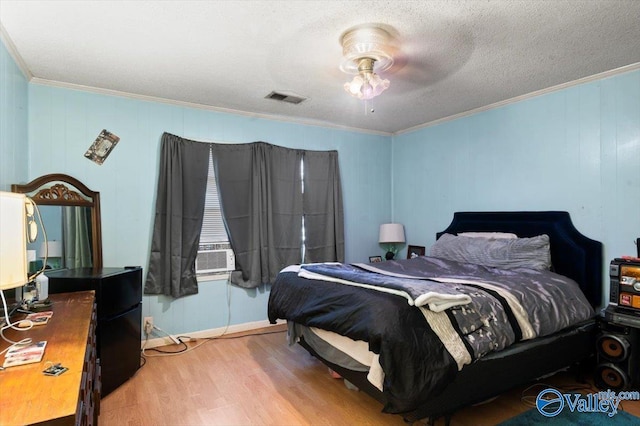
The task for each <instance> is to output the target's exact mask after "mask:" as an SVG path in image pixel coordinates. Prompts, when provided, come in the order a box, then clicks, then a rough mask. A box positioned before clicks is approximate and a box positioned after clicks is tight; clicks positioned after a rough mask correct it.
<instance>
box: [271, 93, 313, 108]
mask: <svg viewBox="0 0 640 426" xmlns="http://www.w3.org/2000/svg"><path fill="white" fill-rule="evenodd" d="M265 99H273V100H274V101H281V102H288V103H290V104H296V105H297V104H299V103H300V102H302V101H306V100H307V98H303V97H300V96H295V95H286V94H284V93H278V92H271V93H269V94H268V95H267V96H265Z"/></svg>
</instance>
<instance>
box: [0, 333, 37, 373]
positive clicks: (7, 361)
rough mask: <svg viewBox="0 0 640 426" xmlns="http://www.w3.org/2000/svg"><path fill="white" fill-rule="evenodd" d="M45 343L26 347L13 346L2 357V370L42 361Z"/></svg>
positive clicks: (31, 344)
mask: <svg viewBox="0 0 640 426" xmlns="http://www.w3.org/2000/svg"><path fill="white" fill-rule="evenodd" d="M46 346H47V341H46V340H42V341H40V342H36V343H30V344H28V345H14V346H12V347H11V348H10V349H9V350H8V351H7V353H6V354H5V355H4V364H2V366H3V367H4V368H7V367H14V366H16V365H23V364H32V363H34V362H40V361H42V356H43V355H44V348H45V347H46Z"/></svg>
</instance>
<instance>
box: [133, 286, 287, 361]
mask: <svg viewBox="0 0 640 426" xmlns="http://www.w3.org/2000/svg"><path fill="white" fill-rule="evenodd" d="M230 287H231V282H230V279H227V288H226V296H227V322H226V324H225V327H224V329H223V330H222V333H220V334H219V335H217V336H212V337H199V338H193V337H190V336H183V335H181V336H177V337H176V338H175V339H177V340H178V342H179V343H178V344H179V345H180V349H178V350H173V351H170V350H164V349H158V348H148V349H147V348H146V346H147V343H148V342H149V335H150V334H151V333H147V332H146V331H145V340H144V344H143V346H142V349H141V355H140V357H141V358H142V360H143V362H142V364H141V366H140V367H143V366H144V365H145V364H146V358H145V357H160V356H175V355H182V354H185V353H187V352H191V351H192V350H194V349H197V348H199V347H200V346H202V345H204V344H205V343H207V342H211V341H213V340H223V339H239V338H242V337H250V336H261V335H267V334H276V333H284V332H285V331H286V330H277V331H263V332H257V333H248V334H238V335H233V336H226V333H227V332H228V330H229V325H230V323H231V292H230V291H229V289H230ZM152 328H153V329H154V330H158V331H160V332H162V333H164V334H166V335H167V336H169V338H171V339H172V340H174V338H173V336H172V335H171V334H169V333H167V332H166V331H164V330H163V329H161V328H160V327H158V326H156V325H155V324H154V325H152ZM187 339H188V341H196V342H197V341H198V340H200V342H198V343H197V344H195V345H191V346H190V345H187V344H186V343H185V340H187ZM147 351H152V352H156V353H154V354H149V353H147Z"/></svg>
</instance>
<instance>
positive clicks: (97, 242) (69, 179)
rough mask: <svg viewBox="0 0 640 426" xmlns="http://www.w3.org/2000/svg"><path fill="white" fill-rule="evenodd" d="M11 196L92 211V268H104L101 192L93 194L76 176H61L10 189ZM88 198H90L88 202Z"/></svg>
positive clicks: (55, 175)
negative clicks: (25, 196)
mask: <svg viewBox="0 0 640 426" xmlns="http://www.w3.org/2000/svg"><path fill="white" fill-rule="evenodd" d="M51 183H53V185H49V184H51ZM65 184H66V185H65ZM76 190H77V191H76ZM78 191H79V192H80V193H82V195H84V197H83V196H82V195H80V194H79V193H78ZM11 192H17V193H20V194H26V195H28V196H29V197H30V198H31V199H32V200H33V201H34V202H35V203H36V205H40V206H81V207H89V208H90V209H91V234H92V235H91V238H92V245H91V252H92V256H93V259H92V260H93V268H94V269H100V268H102V227H101V224H100V222H101V218H100V193H99V192H96V191H92V190H90V189H89V188H87V187H86V185H85V184H83V183H82V182H80V181H79V180H78V179H76V178H74V177H73V176H69V175H65V174H62V173H53V174H48V175H44V176H40V177H39V178H36V179H34V180H32V181H31V182H29V183H26V184H24V185H19V184H13V185H11ZM85 197H86V198H85ZM87 198H89V200H88V199H87Z"/></svg>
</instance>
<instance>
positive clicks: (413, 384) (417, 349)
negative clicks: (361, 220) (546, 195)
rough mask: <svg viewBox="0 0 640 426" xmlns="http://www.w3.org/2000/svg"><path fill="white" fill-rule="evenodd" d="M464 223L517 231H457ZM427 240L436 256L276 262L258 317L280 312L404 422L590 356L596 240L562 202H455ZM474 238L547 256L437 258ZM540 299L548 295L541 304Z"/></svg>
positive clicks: (444, 412)
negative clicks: (521, 206) (537, 206)
mask: <svg viewBox="0 0 640 426" xmlns="http://www.w3.org/2000/svg"><path fill="white" fill-rule="evenodd" d="M468 232H480V233H496V232H498V233H510V234H514V235H513V237H516V236H517V239H516V240H511V242H508V241H505V240H501V241H498V239H497V238H495V237H491V238H487V235H486V234H483V235H482V236H480V238H472V237H471V236H467V235H468V234H465V235H464V236H460V234H463V233H468ZM500 237H502V234H501V235H500ZM436 238H437V241H436V244H434V246H433V247H432V252H435V253H436V254H437V255H438V256H440V257H432V256H427V257H419V258H417V259H411V260H398V261H392V262H382V264H380V263H376V264H370V265H366V264H354V265H340V264H328V265H303V266H302V267H300V266H292V267H289V268H285V269H284V270H283V271H282V272H281V273H280V274H279V275H278V277H277V279H276V281H275V282H274V284H273V285H272V288H271V293H270V297H269V306H268V315H269V320H270V321H271V322H275V321H276V320H277V319H285V320H287V322H288V324H289V338H290V343H293V342H297V343H299V344H300V345H302V346H303V347H304V348H305V349H307V350H308V351H309V352H310V353H311V354H312V355H314V356H316V357H317V358H319V359H320V360H321V361H322V362H324V363H325V364H326V365H327V366H329V368H330V369H331V370H333V371H335V372H337V373H338V374H340V375H341V376H342V377H344V378H345V380H348V382H349V383H350V384H353V385H354V386H356V387H357V388H359V389H360V390H362V391H364V392H366V393H368V394H369V395H371V396H372V397H374V398H375V399H377V400H378V401H380V402H381V403H382V404H383V411H385V412H388V413H395V414H400V415H402V416H403V417H404V419H405V420H406V421H410V422H411V421H415V420H419V419H423V418H429V419H430V420H431V421H433V420H434V419H436V418H438V417H441V416H445V418H446V421H447V423H448V421H449V419H450V417H451V415H452V414H453V413H454V412H455V411H456V410H458V409H460V408H462V407H465V406H468V405H471V404H475V403H479V402H482V401H485V400H487V399H489V398H491V397H494V396H497V395H499V394H501V393H503V392H505V391H507V390H509V389H511V388H513V387H515V386H518V385H521V384H525V383H528V382H530V381H533V380H535V379H538V378H541V377H544V376H547V375H550V374H553V373H555V372H557V371H560V370H563V369H567V368H569V367H573V366H576V365H579V364H580V363H582V362H584V361H586V360H589V359H591V358H592V357H593V354H594V349H595V343H594V342H595V332H596V324H595V314H594V312H595V309H597V308H598V307H599V306H600V303H601V294H602V265H603V259H602V244H601V243H600V242H598V241H594V240H592V239H589V238H587V237H585V236H584V235H582V234H581V233H580V232H578V231H577V230H576V228H575V227H574V226H573V224H572V222H571V219H570V216H569V214H568V213H567V212H560V211H546V212H457V213H455V214H454V217H453V220H452V222H451V224H450V225H449V226H448V227H447V229H445V230H444V231H442V232H439V233H438V234H437V236H436ZM485 238H486V239H485ZM470 241H474V242H472V243H469V242H470ZM475 241H477V242H475ZM485 241H487V242H488V241H491V242H492V243H491V244H493V245H494V246H495V247H500V250H502V251H500V250H498V251H495V250H494V249H493V248H491V249H490V250H489V249H487V250H484V249H483V250H484V251H486V252H490V253H492V256H493V257H495V256H494V254H495V253H503V252H504V250H503V249H505V247H506V250H507V251H508V252H509V253H511V252H514V253H515V252H516V250H515V249H514V247H517V246H518V245H520V246H522V247H525V248H527V249H528V247H529V246H530V245H531V244H533V243H534V242H535V244H536V247H542V246H541V245H540V244H542V243H545V244H546V245H544V247H546V253H547V254H546V255H547V256H548V259H547V260H545V262H548V265H544V266H540V267H539V268H538V263H535V264H534V266H531V268H534V267H535V269H530V264H529V263H527V262H529V259H527V262H525V264H524V267H523V266H522V265H521V264H520V263H516V266H515V267H512V266H509V265H512V264H511V263H509V264H508V265H507V266H503V265H502V264H501V263H499V264H498V267H495V265H493V264H490V266H487V264H483V262H484V260H483V261H478V262H479V263H480V265H478V264H476V263H467V262H468V259H466V260H460V259H458V258H455V257H454V258H446V257H447V256H448V254H447V250H448V249H449V248H451V247H454V248H455V249H456V250H457V249H458V248H459V244H461V243H464V244H471V246H473V247H484V246H483V244H485ZM541 242H542V243H541ZM451 244H453V245H451ZM494 246H492V247H494ZM466 247H467V246H464V248H465V249H466ZM438 250H440V251H438ZM536 250H537V249H536ZM463 251H464V250H463ZM454 252H455V250H454ZM494 252H495V253H494ZM442 253H445V254H442ZM474 254H475V253H474ZM456 255H457V252H456ZM492 256H490V257H492ZM498 256H501V254H498ZM509 256H511V255H509ZM515 257H516V258H517V257H518V256H515ZM474 259H475V258H474ZM538 259H539V257H536V261H537V260H538ZM511 260H512V259H509V261H511ZM492 261H493V260H492ZM500 261H501V260H500ZM518 261H519V260H518ZM474 262H476V261H475V260H474ZM545 262H542V264H541V265H543V264H544V263H545ZM380 268H382V269H381V270H380ZM548 269H551V271H548ZM301 271H302V272H301ZM436 272H437V273H436ZM516 282H517V283H518V284H517V285H516V284H514V283H516ZM538 286H540V287H538ZM454 290H455V291H454ZM545 301H550V303H551V304H552V305H553V308H551V309H550V311H549V312H546V313H545V312H543V311H540V309H541V308H540V306H541V305H544V303H547V302H545ZM530 302H533V303H532V305H531V306H528V304H529V303H530ZM502 309H504V311H502ZM548 317H549V318H553V320H551V319H548ZM556 317H557V318H556ZM327 336H328V337H327ZM486 336H490V337H491V338H490V339H485V337H486ZM332 338H336V339H337V340H332ZM341 340H342V343H344V345H341V343H340V342H341ZM352 344H355V345H357V346H358V345H359V346H358V347H359V350H360V352H359V353H358V351H357V350H356V349H353V348H352V346H351V345H352ZM363 346H364V349H365V350H364V352H367V354H364V355H363V354H362V349H363Z"/></svg>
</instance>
